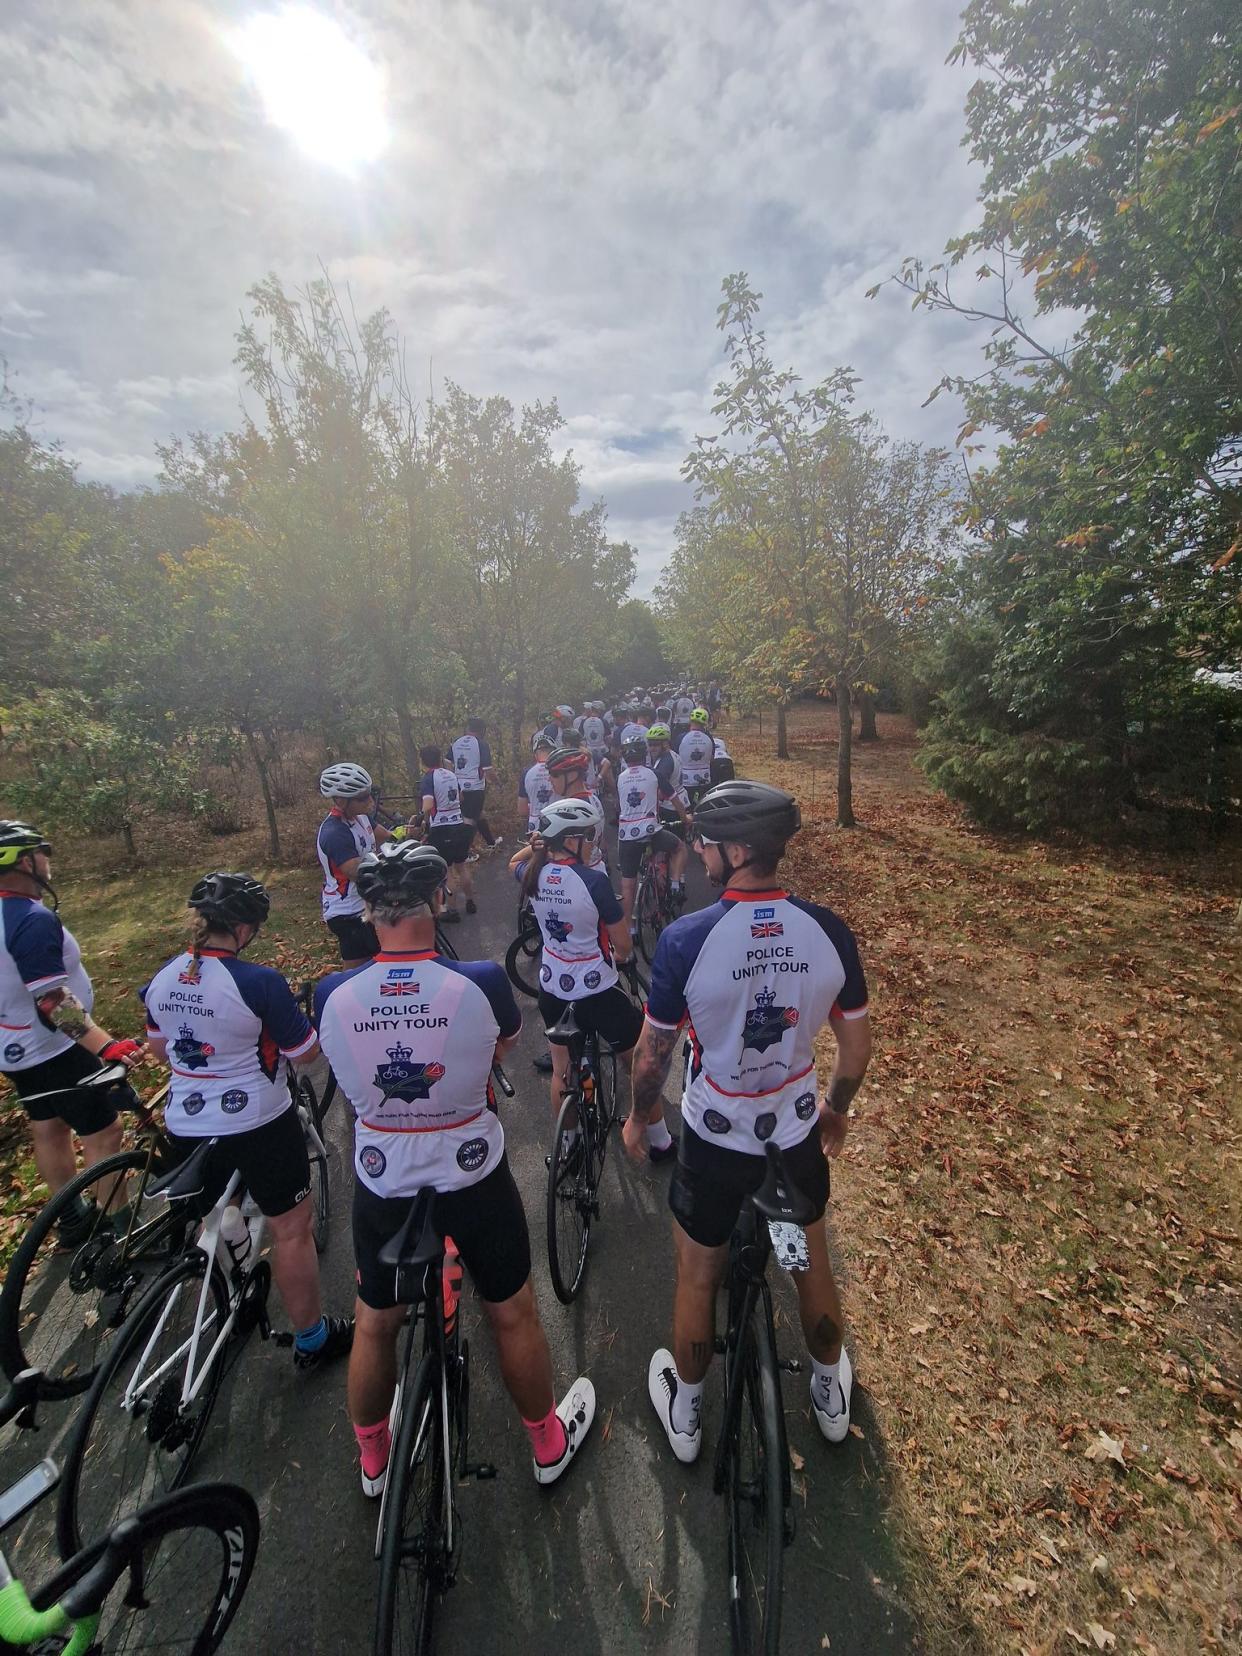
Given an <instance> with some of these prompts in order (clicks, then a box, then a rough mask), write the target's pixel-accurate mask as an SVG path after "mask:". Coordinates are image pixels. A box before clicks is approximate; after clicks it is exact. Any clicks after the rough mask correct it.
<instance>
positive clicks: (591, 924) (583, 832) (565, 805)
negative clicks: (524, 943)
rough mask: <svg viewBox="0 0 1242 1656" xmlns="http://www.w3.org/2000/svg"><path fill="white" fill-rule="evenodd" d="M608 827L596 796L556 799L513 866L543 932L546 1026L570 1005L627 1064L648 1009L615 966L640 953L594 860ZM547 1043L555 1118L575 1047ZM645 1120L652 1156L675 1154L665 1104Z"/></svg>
mask: <svg viewBox="0 0 1242 1656" xmlns="http://www.w3.org/2000/svg"><path fill="white" fill-rule="evenodd" d="M603 832H604V818H603V812H602V811H601V810H600V809H599V806H598V804H597V803H596V802H594V801H592V800H588V799H556V800H553V802H552V803H551V804H550V805H547V806H545V807H544V809H543V810H542V811H540V813H539V823H538V829H537V833H536V837H535V840H534V844H533V846H532V847H531V848H529V849H526V848H524V849H523V850H521V851H519V852H518V853H517V854H516V855H515V856H514V858H513V860H512V861H511V862H510V864H509V866H510V868H511V869H512V870H513V873H514V875H515V876H516V877H517V879H518V880H520V882H521V885H522V891H523V893H524V895H525V896H526V897H527V898H528V899H529V901H530V904H531V907H532V908H533V910H534V912H535V917H536V918H537V920H538V921H539V929H540V931H541V932H542V934H543V954H542V957H541V960H540V966H539V1011H540V1015H541V1016H542V1018H543V1024H544V1029H545V1031H547V1030H550V1029H553V1028H555V1026H556V1025H557V1023H559V1021H560V1019H561V1018H562V1016H563V1015H564V1012H565V1009H566V1007H567V1006H569V1005H572V1006H573V1009H574V1014H575V1016H576V1018H577V1021H578V1025H579V1027H580V1028H581V1029H583V1030H585V1031H587V1032H588V1033H594V1034H597V1035H599V1036H600V1038H601V1039H602V1040H604V1041H606V1042H607V1043H608V1045H609V1046H610V1047H611V1048H612V1049H613V1051H614V1052H615V1053H616V1054H617V1056H618V1058H620V1060H621V1062H622V1063H623V1064H624V1065H625V1067H626V1069H628V1068H629V1066H630V1059H631V1055H632V1053H633V1050H634V1043H635V1041H637V1039H638V1035H639V1031H640V1030H641V1029H642V1026H643V1015H642V1013H641V1012H640V1011H639V1010H638V1008H637V1006H636V1005H635V1004H634V1002H633V1001H632V1000H631V999H630V997H629V996H628V995H627V994H626V993H625V991H624V990H623V989H622V988H621V987H620V983H619V981H618V976H617V967H618V966H620V967H622V968H623V969H624V968H625V967H627V966H629V965H630V964H631V962H632V961H633V958H634V945H633V942H632V941H631V938H630V934H629V929H628V928H627V926H626V924H625V917H624V916H623V914H622V912H621V905H620V904H619V903H618V902H617V897H616V893H615V892H614V891H613V889H612V884H611V882H610V881H609V879H608V876H607V874H605V872H604V870H603V869H602V868H598V867H592V866H591V864H592V856H593V854H594V851H595V847H596V843H597V841H598V840H599V839H600V838H601V837H602V835H603ZM548 1045H549V1047H550V1049H551V1053H552V1115H553V1119H555V1118H556V1115H557V1113H558V1111H559V1110H560V1107H561V1103H562V1101H563V1098H564V1094H565V1087H566V1082H567V1077H568V1062H569V1055H568V1049H567V1048H566V1047H565V1046H564V1044H563V1043H561V1042H559V1041H553V1039H552V1037H551V1036H550V1035H549V1036H548ZM644 1121H645V1124H646V1128H647V1132H646V1137H645V1139H644V1143H645V1145H646V1148H647V1150H648V1153H649V1155H650V1158H651V1160H652V1161H653V1162H661V1161H667V1160H669V1159H670V1158H671V1157H672V1156H673V1154H674V1153H675V1148H676V1146H675V1141H674V1140H673V1138H672V1136H671V1135H670V1133H669V1131H668V1128H667V1127H666V1126H665V1124H664V1117H663V1112H662V1111H661V1110H659V1109H658V1108H657V1109H655V1110H653V1111H652V1112H651V1113H650V1114H649V1115H648V1116H646V1117H645V1118H644ZM571 1142H572V1141H571Z"/></svg>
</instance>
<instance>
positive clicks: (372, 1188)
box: [315, 842, 595, 1496]
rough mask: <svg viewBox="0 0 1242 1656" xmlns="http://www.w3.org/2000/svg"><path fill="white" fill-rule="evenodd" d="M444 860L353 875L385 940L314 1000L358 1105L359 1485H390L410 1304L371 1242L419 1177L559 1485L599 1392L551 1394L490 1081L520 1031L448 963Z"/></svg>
mask: <svg viewBox="0 0 1242 1656" xmlns="http://www.w3.org/2000/svg"><path fill="white" fill-rule="evenodd" d="M447 877H448V867H447V865H446V863H445V861H444V859H443V858H442V857H441V856H440V855H439V854H438V853H437V852H436V851H435V849H434V848H433V847H431V846H427V845H417V844H414V843H412V842H406V843H403V844H398V845H395V846H385V847H382V848H381V849H380V850H379V851H378V852H377V853H376V854H375V855H374V856H371V857H368V858H366V859H365V861H364V862H363V864H362V866H361V867H360V868H359V870H358V884H359V889H360V890H361V891H362V893H363V897H364V898H365V900H366V902H367V905H368V912H369V914H370V917H371V920H372V923H373V924H374V925H375V928H376V930H377V932H378V933H379V937H380V942H381V944H382V947H381V949H380V952H379V954H378V955H377V956H376V958H375V959H374V960H373V961H372V962H371V963H370V964H369V965H367V966H364V967H363V968H362V969H361V970H360V971H355V972H338V973H335V974H334V975H333V976H331V977H328V978H325V979H324V980H323V982H322V983H321V984H320V985H319V988H318V990H317V991H316V995H315V1004H316V1009H317V1013H318V1022H319V1030H320V1038H321V1039H322V1041H323V1046H324V1051H325V1052H326V1053H327V1054H328V1057H329V1059H330V1060H331V1063H332V1068H333V1070H334V1071H335V1073H336V1076H337V1079H338V1081H339V1082H340V1084H341V1086H342V1088H343V1089H344V1091H345V1093H346V1096H347V1097H348V1098H349V1099H350V1100H351V1101H352V1103H353V1105H354V1108H355V1110H356V1111H357V1123H356V1126H355V1130H354V1131H355V1139H354V1170H355V1174H356V1183H355V1186H354V1208H353V1231H354V1254H355V1258H356V1262H357V1276H358V1303H357V1308H356V1315H357V1325H358V1333H357V1338H356V1340H355V1343H354V1352H353V1357H352V1358H351V1360H350V1365H349V1413H350V1418H351V1420H352V1421H353V1423H354V1435H355V1437H356V1438H357V1441H358V1449H359V1454H360V1458H361V1462H362V1488H363V1491H364V1493H365V1494H367V1495H372V1496H375V1495H379V1494H381V1493H382V1491H383V1488H384V1480H385V1477H386V1473H387V1465H388V1454H389V1449H390V1447H391V1438H390V1433H389V1427H388V1420H389V1414H390V1410H391V1407H392V1403H393V1397H394V1393H395V1390H396V1381H397V1336H398V1334H399V1333H400V1330H401V1326H402V1324H403V1323H404V1321H405V1317H406V1311H407V1307H406V1306H404V1305H398V1304H395V1303H394V1289H395V1282H394V1273H393V1272H392V1271H391V1270H387V1269H385V1268H384V1267H383V1266H382V1265H381V1264H380V1262H379V1254H380V1250H381V1249H382V1248H383V1246H384V1244H385V1243H386V1242H387V1241H389V1239H390V1238H391V1237H393V1236H395V1235H396V1233H397V1232H398V1231H399V1230H400V1229H401V1227H402V1225H403V1224H404V1223H405V1220H406V1217H407V1215H408V1213H409V1208H410V1199H411V1197H413V1196H415V1195H416V1194H417V1193H418V1192H419V1191H420V1190H422V1189H424V1188H426V1187H427V1186H429V1185H430V1186H433V1187H434V1189H435V1190H436V1192H437V1198H436V1205H435V1211H434V1218H435V1223H436V1227H437V1229H438V1230H439V1232H440V1234H441V1236H444V1235H447V1234H451V1235H452V1238H453V1241H454V1242H455V1244H456V1246H457V1249H458V1252H459V1253H460V1254H461V1258H462V1262H463V1264H464V1265H465V1267H466V1269H467V1270H468V1271H469V1272H470V1275H471V1278H472V1279H473V1281H474V1285H475V1288H476V1289H477V1291H478V1294H479V1297H480V1298H481V1300H482V1301H483V1308H484V1311H485V1312H486V1315H487V1319H488V1322H489V1323H490V1325H491V1329H492V1334H493V1337H494V1338H495V1341H496V1345H497V1347H498V1351H499V1356H500V1367H501V1373H502V1375H503V1377H504V1382H505V1386H506V1387H507V1389H508V1392H509V1395H510V1397H512V1399H513V1401H514V1403H515V1404H516V1405H517V1408H518V1412H519V1414H520V1415H521V1417H522V1423H523V1425H524V1426H525V1427H526V1431H527V1433H528V1435H529V1437H530V1443H531V1450H532V1454H533V1457H534V1470H535V1478H536V1479H537V1481H538V1482H539V1483H541V1484H549V1483H553V1482H555V1480H556V1479H557V1478H558V1477H560V1475H561V1473H562V1472H563V1471H564V1470H565V1468H566V1467H567V1466H568V1465H569V1462H570V1461H571V1460H572V1458H573V1456H574V1455H575V1454H576V1453H577V1451H578V1449H579V1448H580V1447H581V1445H582V1441H583V1439H584V1438H585V1436H586V1434H587V1432H588V1430H589V1429H590V1426H591V1421H592V1420H593V1418H594V1415H595V1389H594V1387H593V1386H592V1385H591V1382H590V1381H589V1380H588V1379H586V1378H585V1377H580V1378H579V1379H577V1380H575V1382H574V1384H573V1385H572V1386H571V1387H570V1389H569V1391H568V1392H567V1393H566V1395H565V1397H564V1398H563V1400H562V1401H561V1402H560V1404H557V1403H556V1398H555V1394H554V1392H553V1389H552V1359H551V1356H550V1354H549V1352H548V1342H547V1339H546V1337H545V1335H544V1332H543V1327H542V1324H541V1323H540V1321H539V1309H538V1306H537V1305H536V1303H535V1294H534V1289H533V1287H532V1284H531V1279H530V1236H529V1234H528V1232H527V1228H526V1215H525V1212H524V1211H523V1208H522V1199H521V1197H520V1196H519V1195H518V1190H517V1186H516V1184H515V1183H514V1180H513V1174H512V1173H511V1171H510V1169H509V1160H508V1157H507V1156H506V1154H505V1135H504V1129H503V1127H502V1126H501V1124H500V1118H499V1116H498V1115H496V1113H495V1110H494V1106H493V1101H492V1090H491V1067H492V1063H493V1062H494V1061H495V1060H496V1059H498V1058H500V1057H502V1056H503V1055H504V1054H505V1053H506V1052H508V1051H509V1050H510V1048H511V1047H512V1046H513V1045H514V1043H515V1041H516V1040H517V1037H518V1034H519V1032H520V1030H521V1027H522V1019H521V1015H520V1013H519V1012H518V1009H517V1006H516V1004H515V1003H514V999H513V991H512V990H511V989H510V988H509V984H508V980H507V979H506V977H505V974H504V969H503V968H502V967H500V966H496V965H494V964H493V963H492V962H491V961H455V960H444V959H442V958H441V957H440V956H438V955H437V954H436V952H435V924H436V915H437V913H438V912H439V910H440V908H441V906H442V904H443V901H444V886H445V881H446V880H447Z"/></svg>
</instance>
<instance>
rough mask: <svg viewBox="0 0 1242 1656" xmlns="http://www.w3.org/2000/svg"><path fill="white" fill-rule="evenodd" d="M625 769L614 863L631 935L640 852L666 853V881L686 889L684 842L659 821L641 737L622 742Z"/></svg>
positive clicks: (656, 789)
mask: <svg viewBox="0 0 1242 1656" xmlns="http://www.w3.org/2000/svg"><path fill="white" fill-rule="evenodd" d="M621 757H622V759H623V760H624V761H625V768H624V769H623V770H622V772H621V774H620V775H619V776H618V777H617V799H618V819H617V864H618V867H619V868H620V870H621V907H622V909H623V911H624V913H625V919H626V924H627V925H628V926H629V929H630V935H631V936H633V934H634V930H635V921H634V898H635V895H636V894H637V891H638V870H639V866H640V864H641V863H642V860H643V850H644V848H645V847H650V849H651V850H652V851H653V852H658V851H663V852H667V854H668V859H669V879H670V882H671V883H672V884H673V886H674V889H676V890H678V891H683V892H684V890H685V873H686V842H685V840H684V839H678V837H677V835H676V834H674V833H673V832H672V831H671V830H670V829H668V828H665V827H663V826H661V822H660V782H659V778H658V777H657V776H656V773H655V772H654V771H653V770H652V768H651V766H650V765H649V764H648V763H647V743H646V741H645V739H643V738H641V737H635V738H634V739H633V740H631V741H629V742H626V743H623V745H622V748H621Z"/></svg>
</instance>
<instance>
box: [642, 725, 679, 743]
mask: <svg viewBox="0 0 1242 1656" xmlns="http://www.w3.org/2000/svg"><path fill="white" fill-rule="evenodd" d="M672 739H673V733H672V731H671V730H670V729H669V728H668V726H667V725H666V724H653V725H648V726H647V740H648V741H649V742H671V741H672Z"/></svg>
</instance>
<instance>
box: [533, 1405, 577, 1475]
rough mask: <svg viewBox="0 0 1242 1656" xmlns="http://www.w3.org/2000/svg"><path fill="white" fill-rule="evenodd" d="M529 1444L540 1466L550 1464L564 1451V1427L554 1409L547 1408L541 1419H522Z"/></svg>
mask: <svg viewBox="0 0 1242 1656" xmlns="http://www.w3.org/2000/svg"><path fill="white" fill-rule="evenodd" d="M522 1425H523V1426H525V1428H526V1432H527V1436H528V1437H529V1438H530V1446H531V1449H532V1450H533V1451H534V1456H535V1459H536V1460H537V1461H538V1462H539V1464H540V1466H551V1465H552V1463H553V1462H554V1461H558V1460H560V1458H561V1456H562V1455H563V1454H564V1453H565V1444H566V1441H567V1440H566V1437H565V1427H564V1425H563V1423H562V1421H561V1417H560V1415H558V1414H557V1412H556V1410H555V1409H549V1410H548V1412H547V1414H546V1415H545V1416H544V1418H543V1419H542V1420H524V1421H523V1422H522Z"/></svg>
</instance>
